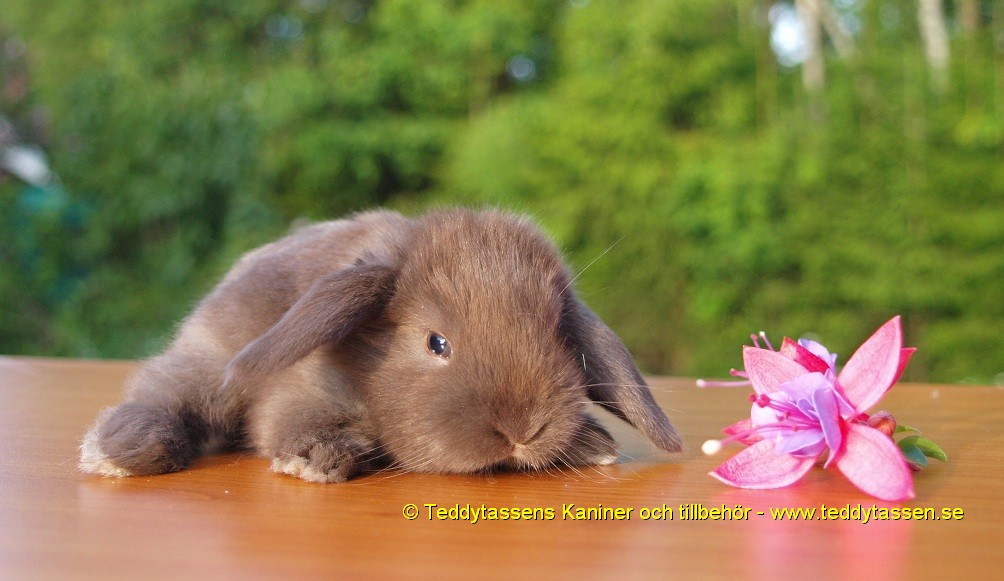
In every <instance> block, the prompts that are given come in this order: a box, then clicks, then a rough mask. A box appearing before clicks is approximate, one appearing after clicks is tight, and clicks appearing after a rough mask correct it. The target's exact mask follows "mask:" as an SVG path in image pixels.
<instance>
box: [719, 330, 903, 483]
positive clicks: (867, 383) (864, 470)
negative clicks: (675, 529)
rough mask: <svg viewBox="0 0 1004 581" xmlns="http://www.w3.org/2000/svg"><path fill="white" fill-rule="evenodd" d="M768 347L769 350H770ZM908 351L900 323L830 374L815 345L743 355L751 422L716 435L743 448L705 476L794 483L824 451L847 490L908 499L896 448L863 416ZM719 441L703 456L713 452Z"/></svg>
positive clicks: (787, 344)
mask: <svg viewBox="0 0 1004 581" xmlns="http://www.w3.org/2000/svg"><path fill="white" fill-rule="evenodd" d="M769 346H770V345H769V343H768V347H769ZM913 352H914V349H912V348H906V349H904V348H903V347H902V329H901V327H900V319H899V317H895V318H893V319H891V320H890V321H888V322H887V323H886V324H884V325H882V327H880V328H879V329H878V330H877V331H876V332H875V333H874V334H873V335H872V336H871V337H870V338H869V339H868V340H867V341H865V342H864V343H863V344H862V345H861V347H859V348H858V350H857V351H856V352H855V353H854V355H852V356H851V358H850V359H849V360H848V361H847V365H845V366H844V368H843V369H842V370H840V373H839V374H837V373H836V368H835V364H836V356H835V355H832V354H831V353H830V352H829V351H827V350H826V349H825V348H824V347H822V346H821V345H819V344H818V343H814V342H807V341H804V340H803V341H800V342H795V341H792V340H790V339H787V338H786V339H785V340H784V342H783V343H782V345H781V349H780V350H779V351H774V350H773V349H765V348H760V347H759V346H757V347H744V348H743V363H744V366H745V373H744V375H745V376H746V377H747V378H748V380H749V382H750V384H751V385H752V387H753V391H754V393H755V395H754V396H751V400H752V401H753V407H752V410H751V412H750V419H749V420H743V421H740V422H737V423H736V424H733V425H731V426H729V427H727V428H726V429H725V430H723V431H724V432H725V433H726V434H728V435H729V437H728V438H727V439H726V440H725V441H740V442H743V443H745V444H749V447H748V448H746V449H745V450H743V451H741V452H739V453H738V454H736V455H735V456H733V457H732V458H730V459H729V460H726V461H725V462H724V463H722V464H721V465H720V466H718V468H716V469H715V470H714V471H712V472H711V473H710V474H711V476H713V477H715V478H717V479H718V480H721V481H722V482H724V483H726V484H730V485H732V486H738V487H742V488H777V487H781V486H787V485H789V484H792V483H793V482H796V481H797V480H798V479H800V478H801V477H802V476H804V475H805V473H806V472H808V471H809V469H810V468H812V466H813V465H814V464H815V463H816V461H817V460H818V459H819V458H820V457H821V456H822V455H823V453H825V452H829V456H828V457H827V460H826V464H825V466H827V467H828V466H831V465H835V466H836V467H837V469H838V470H840V471H841V472H842V473H843V474H844V475H845V476H846V477H847V478H848V479H849V480H850V481H851V482H852V483H854V484H855V485H856V486H857V487H858V488H860V489H861V490H863V491H864V492H867V493H868V494H871V495H872V496H875V497H878V498H881V499H884V500H891V501H896V500H905V499H908V498H913V495H914V494H913V481H912V477H911V475H910V470H909V468H908V467H907V463H906V461H905V460H904V458H903V455H902V454H901V453H900V450H899V448H897V446H896V444H895V442H894V441H893V440H892V439H891V438H890V437H889V436H888V435H886V434H885V433H883V432H882V431H880V430H878V429H876V428H875V427H872V426H869V425H868V423H867V422H868V419H869V418H868V415H867V414H866V413H865V412H866V411H867V410H868V409H869V408H870V407H871V406H873V405H874V404H875V403H877V402H878V401H879V399H881V398H882V396H883V395H885V393H886V392H887V391H888V390H889V389H890V388H891V387H892V386H893V384H895V383H896V381H897V380H898V379H899V377H900V375H901V374H902V372H903V368H904V367H906V364H907V362H908V361H909V359H910V356H911V355H912V354H913ZM722 443H723V442H720V441H716V440H711V441H709V442H706V443H705V446H704V447H703V449H704V450H705V452H707V453H714V452H716V451H717V450H718V449H720V448H721V444H722Z"/></svg>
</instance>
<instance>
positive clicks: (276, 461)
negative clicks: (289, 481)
mask: <svg viewBox="0 0 1004 581" xmlns="http://www.w3.org/2000/svg"><path fill="white" fill-rule="evenodd" d="M272 471H273V472H279V473H281V474H289V475H290V476H296V477H297V478H302V479H304V480H306V481H308V482H331V481H333V480H334V478H331V477H329V476H328V475H327V474H325V473H324V472H321V471H320V470H318V469H317V468H314V467H313V466H311V465H310V463H309V462H308V461H307V459H306V458H304V457H302V456H292V457H290V458H286V459H282V458H272Z"/></svg>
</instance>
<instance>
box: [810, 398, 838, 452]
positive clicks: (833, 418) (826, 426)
mask: <svg viewBox="0 0 1004 581" xmlns="http://www.w3.org/2000/svg"><path fill="white" fill-rule="evenodd" d="M812 404H813V405H814V406H815V407H816V413H817V414H819V425H820V427H822V430H823V438H824V439H825V440H826V446H827V447H828V448H829V449H830V456H829V457H828V458H827V459H826V464H824V467H826V468H829V467H830V464H832V463H833V461H834V460H836V459H837V458H838V457H839V456H840V454H841V452H842V450H841V449H840V448H841V446H842V445H843V443H844V433H843V431H842V430H841V429H840V410H839V408H838V406H837V395H836V394H835V393H833V392H832V391H827V390H823V389H820V390H819V391H817V392H815V393H813V394H812Z"/></svg>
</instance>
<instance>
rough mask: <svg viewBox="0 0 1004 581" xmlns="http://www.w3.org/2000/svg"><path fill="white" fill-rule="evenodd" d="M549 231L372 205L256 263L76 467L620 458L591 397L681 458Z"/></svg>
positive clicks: (231, 277)
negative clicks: (220, 454) (226, 458)
mask: <svg viewBox="0 0 1004 581" xmlns="http://www.w3.org/2000/svg"><path fill="white" fill-rule="evenodd" d="M571 282H572V281H571V278H570V276H569V273H568V271H567V270H566V268H565V267H564V266H563V264H562V261H561V259H560V257H559V255H558V253H557V251H556V250H555V248H554V247H553V245H552V244H551V243H550V242H548V241H547V240H546V238H545V237H544V236H543V235H542V234H541V233H540V232H539V231H538V229H537V228H536V227H534V226H533V225H532V224H531V223H529V222H527V221H526V220H523V219H519V218H516V217H513V216H510V215H507V214H504V213H500V212H494V211H492V212H471V211H465V210H453V211H440V212H434V213H430V214H428V215H426V216H425V217H422V218H419V219H414V220H412V219H408V218H404V217H402V216H400V215H398V214H395V213H391V212H383V211H378V212H370V213H365V214H360V215H358V216H355V217H354V218H352V219H346V220H339V221H333V222H325V223H322V224H317V225H314V226H311V227H308V228H304V229H302V230H300V231H298V232H296V233H294V234H292V235H290V236H287V237H286V238H283V239H281V240H279V241H278V242H275V243H272V244H269V245H266V246H264V247H262V248H259V249H257V250H254V251H252V252H250V253H248V254H247V255H245V256H244V257H243V258H242V259H241V260H240V261H239V262H238V263H237V265H236V266H235V267H234V268H233V269H232V270H231V271H230V272H229V273H228V274H227V275H226V277H225V278H224V279H223V281H222V282H221V283H220V284H219V286H217V287H216V289H215V290H214V291H213V292H212V293H211V294H210V295H209V296H208V297H206V298H205V299H204V300H203V301H202V302H201V304H200V305H199V306H198V308H197V309H196V310H195V312H194V313H193V314H192V315H190V316H189V317H188V318H187V319H186V320H185V321H184V323H183V324H182V325H181V328H180V331H179V333H178V336H177V338H176V339H175V341H174V342H173V343H172V344H171V346H170V347H169V348H168V350H167V351H166V352H165V353H163V354H161V355H158V356H156V357H154V358H152V359H150V360H148V361H147V362H146V363H145V364H144V365H143V367H142V368H141V369H140V370H139V372H138V373H137V374H136V375H135V376H134V377H133V378H132V379H131V381H130V382H129V384H128V386H127V389H126V396H125V401H123V402H122V403H120V404H119V405H118V406H116V407H114V408H110V409H108V410H105V411H104V412H103V413H102V414H101V415H100V416H99V417H98V419H97V421H96V423H95V425H94V426H93V427H92V428H91V429H90V431H88V433H87V435H86V436H85V437H84V441H83V444H82V446H81V459H80V467H81V468H82V469H83V470H84V471H86V472H92V473H96V474H103V475H108V476H128V475H146V474H158V473H162V472H171V471H176V470H181V469H182V468H184V467H185V466H186V465H188V464H189V462H191V461H192V459H193V458H194V457H195V456H196V455H198V454H200V453H205V452H208V451H211V450H218V449H220V448H222V447H250V448H251V449H253V450H254V451H256V452H257V453H259V454H261V455H263V456H265V457H268V458H271V459H272V469H273V470H275V471H277V472H284V473H287V474H292V475H294V476H299V477H300V478H303V479H306V480H312V481H317V482H332V481H334V482H341V481H344V480H345V479H347V478H349V477H351V476H352V475H354V474H356V473H358V472H360V471H363V470H369V469H373V468H376V467H379V466H383V465H387V464H392V465H396V466H399V467H401V468H403V469H406V470H413V471H421V472H475V471H480V470H487V469H491V468H496V467H512V468H519V469H539V468H544V467H547V466H552V465H555V464H567V465H586V464H608V463H611V462H613V461H614V460H616V458H617V456H616V450H615V443H614V441H613V439H612V438H611V437H610V434H608V433H607V431H606V430H604V429H603V428H602V427H601V426H600V424H599V423H598V422H597V421H596V420H595V419H593V418H592V417H590V416H589V415H587V414H586V413H585V411H584V410H585V407H586V404H587V401H588V400H589V399H591V400H593V401H595V402H596V403H598V404H599V405H601V406H603V407H604V408H606V409H608V410H610V411H611V412H613V413H614V414H616V415H617V416H619V417H620V418H622V419H623V420H625V421H627V422H628V423H630V424H632V425H633V426H635V427H637V428H638V429H639V430H641V432H642V433H643V434H645V435H646V436H647V437H648V438H649V439H650V440H651V441H652V442H654V443H655V445H657V446H658V447H660V448H662V449H664V450H667V451H670V452H675V451H679V450H680V449H681V443H680V438H679V436H678V435H677V433H676V431H675V430H674V429H673V426H672V425H671V424H670V422H669V420H668V419H667V418H666V416H665V415H664V414H663V412H662V410H660V409H659V407H658V405H657V404H656V403H655V401H654V400H653V398H652V395H651V393H650V392H649V390H648V387H647V386H646V385H645V382H644V381H643V380H642V378H641V376H640V375H639V373H638V370H637V369H636V368H635V366H634V364H633V363H632V361H631V357H630V355H629V354H628V352H627V350H626V349H625V348H624V345H623V344H622V343H621V342H620V340H618V339H617V337H616V336H615V335H614V333H613V332H612V331H611V330H610V329H609V328H607V327H606V326H605V325H604V324H603V323H602V322H601V321H600V320H599V318H597V317H596V315H595V314H593V312H592V311H590V310H589V309H588V308H587V307H586V306H585V305H584V304H583V303H582V302H581V301H579V300H578V299H577V298H576V297H575V295H574V294H573V292H572V289H571Z"/></svg>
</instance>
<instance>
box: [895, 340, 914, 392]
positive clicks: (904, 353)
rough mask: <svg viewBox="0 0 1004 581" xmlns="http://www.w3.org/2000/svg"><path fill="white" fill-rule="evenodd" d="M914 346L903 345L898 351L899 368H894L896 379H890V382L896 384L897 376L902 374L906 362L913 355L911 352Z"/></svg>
mask: <svg viewBox="0 0 1004 581" xmlns="http://www.w3.org/2000/svg"><path fill="white" fill-rule="evenodd" d="M916 350H917V348H916V347H904V348H903V349H900V351H899V368H898V369H897V370H896V379H893V380H892V384H893V385H896V382H897V381H899V378H900V377H902V376H903V370H904V369H906V364H907V363H909V362H910V357H912V356H913V352H914V351H916Z"/></svg>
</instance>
